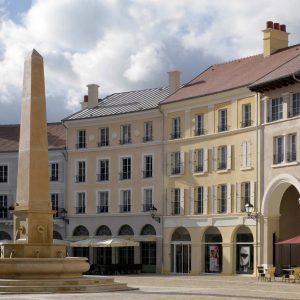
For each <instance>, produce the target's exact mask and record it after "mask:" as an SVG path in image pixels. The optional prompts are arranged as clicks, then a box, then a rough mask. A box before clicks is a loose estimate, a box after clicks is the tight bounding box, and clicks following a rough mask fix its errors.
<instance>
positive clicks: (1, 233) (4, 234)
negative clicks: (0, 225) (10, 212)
mask: <svg viewBox="0 0 300 300" xmlns="http://www.w3.org/2000/svg"><path fill="white" fill-rule="evenodd" d="M0 240H11V237H10V235H9V234H8V233H7V232H5V231H0Z"/></svg>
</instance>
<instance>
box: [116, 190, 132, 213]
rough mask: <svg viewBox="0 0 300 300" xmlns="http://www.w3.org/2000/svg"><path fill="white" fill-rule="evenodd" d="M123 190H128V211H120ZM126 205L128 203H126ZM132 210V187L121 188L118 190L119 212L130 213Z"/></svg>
mask: <svg viewBox="0 0 300 300" xmlns="http://www.w3.org/2000/svg"><path fill="white" fill-rule="evenodd" d="M124 191H130V211H121V205H122V206H123V207H124V206H125V204H124V198H123V192H124ZM126 205H128V203H127V204H126ZM132 211H133V195H132V188H122V189H120V190H119V212H120V213H122V214H124V213H132Z"/></svg>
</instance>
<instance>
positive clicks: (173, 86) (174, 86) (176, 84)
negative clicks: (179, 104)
mask: <svg viewBox="0 0 300 300" xmlns="http://www.w3.org/2000/svg"><path fill="white" fill-rule="evenodd" d="M168 74H169V94H170V95H171V94H173V93H175V92H176V91H177V90H178V89H179V88H180V84H181V82H180V71H177V70H174V71H170V72H168Z"/></svg>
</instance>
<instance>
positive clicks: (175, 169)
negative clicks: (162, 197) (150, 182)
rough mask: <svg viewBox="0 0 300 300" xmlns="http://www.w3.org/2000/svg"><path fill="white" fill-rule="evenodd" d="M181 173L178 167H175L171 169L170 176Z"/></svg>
mask: <svg viewBox="0 0 300 300" xmlns="http://www.w3.org/2000/svg"><path fill="white" fill-rule="evenodd" d="M180 173H181V168H180V166H176V167H173V168H172V170H171V174H172V175H178V174H180Z"/></svg>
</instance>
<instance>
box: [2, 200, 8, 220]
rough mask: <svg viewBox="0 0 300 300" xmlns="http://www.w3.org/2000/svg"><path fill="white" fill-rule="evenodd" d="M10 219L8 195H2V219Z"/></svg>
mask: <svg viewBox="0 0 300 300" xmlns="http://www.w3.org/2000/svg"><path fill="white" fill-rule="evenodd" d="M7 218H8V200H7V195H0V219H7Z"/></svg>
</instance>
